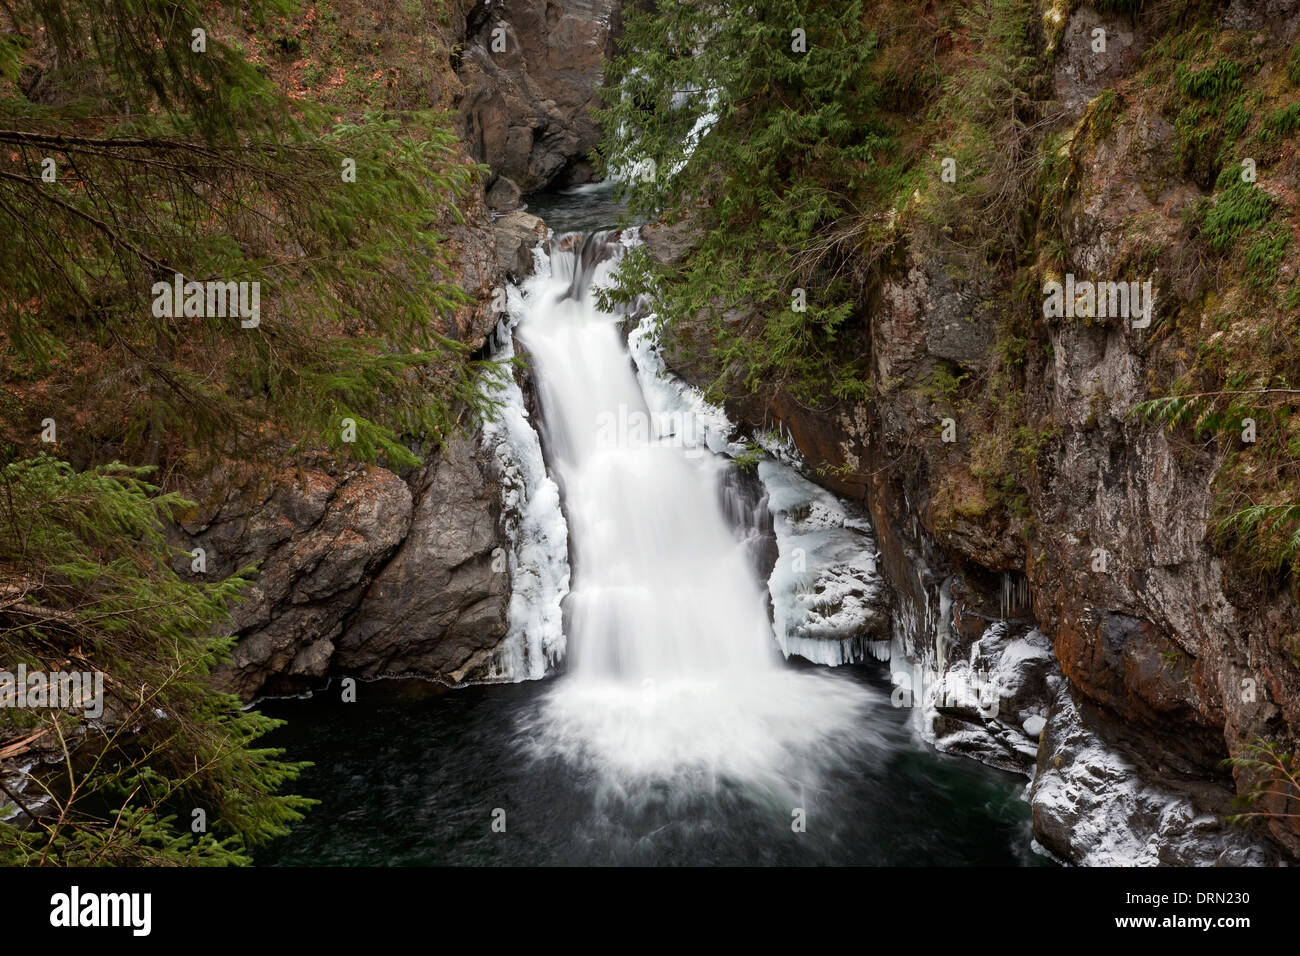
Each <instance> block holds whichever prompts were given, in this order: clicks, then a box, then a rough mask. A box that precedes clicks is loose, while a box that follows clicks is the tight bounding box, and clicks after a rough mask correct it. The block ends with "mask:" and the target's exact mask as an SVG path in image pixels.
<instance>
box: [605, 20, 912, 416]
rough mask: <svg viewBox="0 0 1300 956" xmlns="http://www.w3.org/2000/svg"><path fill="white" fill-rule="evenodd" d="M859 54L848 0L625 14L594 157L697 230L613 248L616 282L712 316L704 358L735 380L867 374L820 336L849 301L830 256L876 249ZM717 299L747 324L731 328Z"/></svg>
mask: <svg viewBox="0 0 1300 956" xmlns="http://www.w3.org/2000/svg"><path fill="white" fill-rule="evenodd" d="M875 56H876V38H875V36H874V35H872V34H871V33H869V32H868V31H867V29H866V27H865V25H864V18H863V8H862V4H861V3H860V2H858V0H852V2H848V3H834V2H798V3H791V2H788V0H787V2H778V0H768V2H760V3H757V4H753V5H749V6H746V7H744V8H743V9H739V8H735V7H734V6H731V5H729V4H726V3H722V2H719V0H704V2H700V3H690V4H657V5H654V6H653V7H650V8H643V7H641V6H634V7H633V8H632V9H631V10H629V11H628V12H627V13H626V16H625V20H624V35H623V38H622V41H621V46H620V53H619V55H618V56H617V57H616V59H615V60H614V63H613V65H612V68H611V77H612V82H611V84H610V91H609V95H610V105H609V107H608V109H607V110H606V111H605V113H604V119H605V123H606V129H607V130H608V131H609V147H608V158H607V162H608V165H609V167H610V168H611V170H613V171H614V173H615V174H616V175H617V176H619V177H620V178H621V179H622V184H621V185H622V189H623V193H624V195H625V196H626V198H627V199H628V202H629V206H630V209H631V210H632V212H633V213H634V214H636V215H643V216H657V215H662V216H664V218H665V219H667V220H670V221H673V220H678V219H680V218H682V217H684V216H690V217H691V218H692V219H693V222H694V227H693V228H694V229H695V232H696V237H697V245H696V247H695V249H694V251H693V253H692V254H691V255H690V256H688V257H687V258H686V259H685V261H684V262H683V263H682V264H681V265H679V266H677V267H674V268H672V269H662V270H661V269H655V268H653V267H652V265H651V263H650V261H649V258H648V256H647V255H645V254H644V252H643V253H642V254H640V255H632V256H630V257H628V261H627V263H626V265H625V268H624V275H625V277H626V279H627V282H626V291H625V293H624V294H625V295H627V296H628V297H633V296H635V295H637V294H639V293H641V292H647V291H653V292H654V294H655V296H656V299H657V301H658V305H659V307H660V310H661V315H662V316H663V318H664V319H665V320H666V321H673V320H674V319H677V318H680V317H687V316H695V315H698V314H700V313H704V314H707V315H709V316H711V317H712V319H713V320H714V329H715V341H714V343H713V344H714V347H715V348H716V350H717V352H718V356H719V358H720V363H719V364H720V365H722V366H723V367H734V368H739V369H741V370H743V371H742V378H743V384H744V385H745V386H747V387H748V388H749V389H755V388H757V387H758V386H759V385H760V384H764V385H769V386H777V385H786V386H788V387H789V388H790V389H791V391H792V393H793V394H794V395H795V396H796V397H797V398H799V399H801V400H803V401H806V402H808V403H810V404H812V403H822V402H824V401H826V400H827V399H832V400H833V399H835V398H844V397H848V396H855V395H861V394H863V391H864V389H865V375H864V374H862V372H861V371H860V370H858V369H855V368H854V367H853V365H852V364H851V363H847V362H845V361H843V359H842V357H840V356H837V354H836V353H837V351H839V350H840V342H839V339H840V337H841V335H842V332H843V330H844V329H845V328H846V324H847V323H849V320H850V317H851V316H852V314H853V308H854V306H853V299H852V295H851V291H852V290H851V288H850V282H849V278H848V276H847V274H846V268H845V265H846V257H847V256H848V255H849V254H851V253H852V254H858V255H865V256H866V257H867V258H868V259H869V258H870V257H872V256H876V255H879V254H880V253H881V251H882V249H883V243H882V241H881V240H882V237H883V235H884V232H885V228H886V227H885V222H884V217H882V216H873V215H868V214H866V213H864V212H863V211H862V210H863V209H864V208H865V199H866V198H867V197H870V196H873V195H881V194H884V193H887V192H888V191H889V190H891V189H892V188H894V185H895V183H894V179H893V177H894V175H895V172H896V171H895V170H893V169H892V168H891V166H890V163H891V157H892V156H893V154H894V152H895V150H896V145H897V144H896V139H895V133H894V131H893V129H892V128H891V126H890V125H889V123H888V122H887V121H886V119H885V117H884V115H883V113H882V112H881V110H880V109H879V97H880V89H879V85H878V83H877V80H876V77H875V75H874V74H873V72H872V66H873V63H874V60H875ZM799 290H802V291H799ZM732 310H740V311H741V313H742V314H747V313H753V314H755V315H757V316H758V318H757V319H756V321H757V322H758V323H759V328H758V330H757V331H756V332H754V331H748V332H745V333H741V334H737V333H736V332H735V331H734V330H733V329H731V328H730V327H729V326H728V324H727V323H726V322H724V321H723V317H724V316H725V315H726V314H727V313H728V312H729V311H732Z"/></svg>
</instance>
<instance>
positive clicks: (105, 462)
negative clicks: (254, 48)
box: [0, 0, 491, 864]
mask: <svg viewBox="0 0 1300 956" xmlns="http://www.w3.org/2000/svg"><path fill="white" fill-rule="evenodd" d="M292 8H293V4H292V3H291V2H287V0H265V2H263V0H252V2H251V3H245V4H242V5H241V4H240V3H237V2H234V0H224V2H220V3H199V2H197V0H164V2H159V0H117V2H114V3H111V4H104V3H101V2H98V0H15V2H9V3H5V4H0V116H3V119H0V229H3V231H4V235H5V241H4V243H3V244H0V370H2V371H0V378H3V379H4V381H5V388H4V389H3V391H0V418H3V420H4V425H3V426H0V427H3V428H4V433H3V434H2V436H0V437H3V438H6V439H8V441H7V443H6V444H4V445H0V670H8V671H9V672H10V673H14V672H16V670H17V668H18V666H19V665H23V666H25V667H27V668H29V669H31V670H39V671H44V672H54V671H61V672H68V671H87V672H99V673H102V674H103V675H104V697H105V701H104V704H105V709H104V712H103V714H102V715H100V716H93V715H88V714H86V713H84V712H82V711H79V710H60V709H48V708H38V709H36V710H31V709H14V708H5V709H0V769H3V772H0V817H3V818H4V822H3V823H0V862H6V863H24V864H33V863H46V864H124V863H147V864H159V863H162V864H175V863H246V862H248V861H249V859H250V857H249V850H250V848H252V847H254V846H256V845H257V844H258V843H259V842H262V841H264V840H266V839H267V838H269V837H272V836H274V835H276V834H279V833H283V832H285V830H286V828H287V826H288V825H289V824H290V823H292V822H293V821H294V820H295V819H297V818H298V816H299V815H300V813H301V812H302V811H303V810H304V809H305V808H306V807H307V805H308V804H309V803H310V801H307V800H304V799H302V798H299V797H293V796H285V795H277V791H278V789H279V788H280V787H281V786H282V785H283V784H285V783H286V782H288V781H290V780H292V779H293V778H294V777H295V776H296V774H297V772H298V771H299V769H300V767H299V766H298V765H295V764H290V763H285V762H284V761H282V760H280V759H279V754H278V753H277V752H275V751H273V750H268V749H265V748H259V747H256V746H255V745H254V741H255V740H256V739H257V738H258V737H260V736H261V735H262V734H264V733H265V732H266V731H267V730H269V729H270V728H271V727H273V726H274V725H275V722H274V721H271V720H268V719H267V718H264V717H262V716H260V715H258V714H256V713H252V712H242V711H241V710H240V708H239V701H238V700H236V699H235V698H233V697H230V696H228V695H224V694H220V693H217V692H216V691H215V690H214V689H213V688H212V687H211V685H210V683H209V682H208V679H207V678H208V675H209V674H210V673H211V671H212V669H213V668H214V667H215V666H217V665H218V664H219V663H220V661H221V660H223V659H224V658H225V657H226V656H227V655H228V652H229V650H230V648H231V646H232V644H233V638H232V637H230V636H229V620H228V616H227V612H228V609H229V607H230V606H231V603H232V602H233V601H235V600H237V598H238V595H239V593H240V591H241V589H242V588H243V586H244V585H245V583H246V582H247V580H248V578H249V573H250V571H251V569H245V571H243V572H241V573H240V574H237V575H235V576H233V577H231V578H229V579H227V580H225V581H221V582H216V583H211V584H193V583H188V582H185V581H182V580H180V579H179V578H178V577H177V575H176V574H175V573H174V571H173V570H172V569H171V561H172V558H173V555H172V554H170V553H169V551H168V549H167V547H166V545H165V541H164V537H163V531H162V529H163V526H164V524H165V523H166V522H168V521H170V520H173V518H174V516H175V514H176V512H177V510H178V509H182V508H185V507H187V506H189V503H188V502H185V501H183V500H182V499H180V498H179V497H177V496H176V495H174V494H170V493H166V492H164V491H163V490H162V489H161V488H160V487H158V485H161V484H162V482H161V481H158V480H157V479H152V480H154V481H158V484H151V483H148V482H147V481H146V480H145V479H146V476H147V475H149V474H151V472H150V471H149V469H148V468H147V467H146V468H137V467H126V466H124V465H121V464H118V463H117V461H115V460H114V459H120V460H125V461H131V462H139V463H143V464H144V465H146V466H154V465H158V466H162V467H167V468H171V467H176V466H178V465H180V466H183V467H187V468H189V469H191V470H194V469H195V468H197V467H199V465H200V464H201V459H202V458H205V457H206V458H216V457H221V456H227V457H229V456H241V457H247V456H249V455H263V456H265V457H268V458H277V459H278V458H279V457H281V456H283V454H284V453H285V451H286V450H287V449H288V447H289V446H290V445H291V444H293V443H295V442H296V443H298V445H299V446H300V447H301V446H313V447H318V446H320V445H323V444H328V445H332V446H335V448H336V449H346V451H347V452H348V453H350V454H353V455H355V456H357V457H359V458H362V459H366V460H375V459H381V458H382V459H383V460H385V461H386V462H388V463H389V464H392V465H395V466H400V465H412V464H414V463H416V462H417V461H418V458H417V457H416V455H415V453H414V452H413V451H412V448H413V447H414V448H420V447H424V448H428V447H436V446H437V445H438V444H439V443H440V442H441V441H442V440H443V439H444V438H445V437H447V436H448V435H449V434H451V433H452V432H453V431H454V430H455V429H457V428H460V427H466V426H468V425H469V424H471V423H472V422H473V421H474V420H475V418H476V416H477V415H478V414H480V413H482V412H483V411H484V410H485V409H486V408H487V405H486V403H485V401H484V400H483V399H482V398H481V394H482V390H481V389H480V380H481V378H482V376H483V375H484V374H487V373H490V372H491V369H490V367H488V366H485V365H483V364H482V363H479V362H476V361H474V360H473V359H472V356H471V354H470V346H469V345H468V344H466V343H460V342H457V341H454V340H453V339H451V338H449V337H447V336H446V335H444V334H441V333H440V332H439V331H438V329H440V328H453V327H454V324H453V323H451V322H450V321H449V319H450V318H451V316H452V313H453V312H454V310H456V309H458V308H461V307H463V306H464V305H465V303H466V301H467V297H466V295H465V293H463V292H462V291H460V290H459V289H458V288H457V286H456V285H455V282H454V275H453V271H452V264H453V255H454V250H453V249H452V246H451V243H450V242H449V228H450V227H451V226H453V225H454V224H455V223H456V222H457V221H458V216H459V213H458V212H457V209H456V202H457V200H458V199H460V198H461V197H463V196H464V195H465V192H466V189H467V187H468V186H469V184H470V182H471V180H472V177H473V176H474V175H475V173H476V170H475V168H474V167H472V166H470V165H467V164H465V163H464V162H461V161H459V160H458V159H457V153H456V151H455V140H454V135H453V133H452V131H451V129H450V127H449V124H448V121H447V118H446V117H444V116H440V115H435V114H432V113H427V112H403V113H394V112H387V113H383V114H378V115H369V114H363V113H358V112H356V111H352V110H334V109H331V108H327V107H326V106H325V105H322V104H320V103H317V102H314V101H312V100H310V99H300V98H290V97H289V96H288V95H286V93H285V92H284V91H282V90H280V89H279V88H277V87H276V86H275V85H274V84H273V83H272V82H271V81H270V80H269V79H268V78H267V77H266V76H265V75H264V72H263V70H262V69H260V68H259V64H257V63H256V62H255V60H254V58H252V57H250V56H249V55H247V54H246V53H245V52H244V51H243V50H242V49H241V48H240V44H239V41H238V40H237V39H236V37H237V35H238V33H239V30H238V29H236V27H235V26H234V24H237V23H238V22H239V21H240V19H241V18H242V17H250V18H252V20H251V21H249V22H257V21H259V20H260V19H261V18H263V17H265V16H266V15H268V14H269V13H285V12H289V11H291V10H292ZM178 275H179V276H180V277H181V280H180V281H181V282H189V281H193V282H198V283H209V282H214V283H216V282H219V283H222V284H223V288H224V284H225V283H241V282H243V283H250V285H249V286H248V287H247V288H248V289H250V290H251V288H252V286H251V283H258V289H259V296H258V305H259V308H258V311H257V315H256V322H247V323H246V322H245V321H241V320H246V319H247V318H249V317H247V316H243V315H233V316H232V315H229V314H227V315H224V316H222V315H216V314H213V313H212V311H210V310H209V309H208V308H207V305H208V301H209V300H208V299H207V296H206V295H205V296H204V297H203V299H204V303H203V304H204V308H203V309H196V310H193V311H187V310H186V309H184V308H182V309H180V310H179V312H177V311H176V310H174V309H172V310H168V309H166V308H158V307H157V306H158V305H159V292H158V291H157V289H156V287H157V286H161V287H162V288H166V287H168V286H173V285H174V283H175V282H176V281H177V280H176V276H178ZM172 305H175V303H172ZM45 419H52V420H53V423H52V426H51V427H52V428H53V429H54V431H52V432H49V437H51V438H55V439H56V441H55V444H54V446H53V447H54V448H56V449H57V450H58V451H59V452H60V453H61V454H62V455H64V456H66V457H68V458H71V459H73V460H74V461H75V462H76V463H77V466H78V467H75V468H74V467H73V466H72V465H71V464H69V463H67V462H63V461H58V460H56V459H53V458H50V457H47V456H45V455H43V454H42V455H38V456H37V457H34V458H27V459H25V460H15V459H18V458H20V456H21V455H22V454H24V453H25V452H29V451H30V450H31V449H33V448H34V447H36V446H37V445H38V435H40V434H41V433H42V431H43V430H44V429H43V423H44V420H45ZM346 419H351V425H350V428H348V429H346V430H345V427H344V426H345V424H347V423H346V422H345V420H346ZM349 439H351V440H349ZM45 447H49V446H45ZM6 461H7V462H8V464H4V462H6ZM87 466H88V467H87ZM79 469H84V470H79ZM160 470H161V469H160ZM19 765H23V766H26V767H28V768H29V769H28V770H27V771H26V772H24V773H19V774H16V775H15V774H12V773H11V772H10V771H12V770H13V769H14V768H15V767H16V766H19ZM196 810H201V811H203V816H204V817H205V819H206V825H207V826H206V830H205V831H201V832H196V831H195V829H194V828H193V827H192V823H193V822H195V819H196V818H195V817H194V815H193V814H194V811H196Z"/></svg>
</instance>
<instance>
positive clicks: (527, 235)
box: [493, 212, 546, 279]
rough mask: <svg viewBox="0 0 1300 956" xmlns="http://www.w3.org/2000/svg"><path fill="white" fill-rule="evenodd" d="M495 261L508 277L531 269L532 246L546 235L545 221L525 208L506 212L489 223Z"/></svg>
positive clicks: (517, 277)
mask: <svg viewBox="0 0 1300 956" xmlns="http://www.w3.org/2000/svg"><path fill="white" fill-rule="evenodd" d="M493 231H494V234H495V236H496V254H497V265H498V266H499V267H500V270H501V272H503V273H504V274H505V275H506V276H508V277H510V278H511V279H521V278H523V277H524V276H526V275H529V274H530V273H531V272H532V271H533V248H534V247H535V246H536V245H537V243H538V242H539V241H540V240H543V239H545V238H546V223H544V222H542V220H540V219H538V218H537V217H536V216H530V215H529V214H528V213H526V212H511V213H506V215H504V216H502V217H501V218H500V219H498V220H497V221H496V222H495V223H494V224H493Z"/></svg>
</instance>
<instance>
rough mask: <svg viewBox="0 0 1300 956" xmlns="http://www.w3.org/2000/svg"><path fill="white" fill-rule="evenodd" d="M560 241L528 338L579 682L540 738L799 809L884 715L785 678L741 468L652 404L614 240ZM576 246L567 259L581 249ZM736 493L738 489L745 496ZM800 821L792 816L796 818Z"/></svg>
mask: <svg viewBox="0 0 1300 956" xmlns="http://www.w3.org/2000/svg"><path fill="white" fill-rule="evenodd" d="M602 244H603V245H604V246H605V247H606V248H605V249H604V250H603V252H605V253H608V252H609V251H610V249H609V247H615V248H614V249H613V251H614V252H618V251H621V250H620V249H618V248H617V246H618V244H617V242H616V240H614V239H612V238H610V237H602V236H600V235H597V236H593V237H591V238H589V239H588V240H587V242H586V244H585V246H584V247H583V249H582V250H581V251H579V250H577V249H576V248H574V243H573V242H572V240H570V242H568V243H560V242H557V243H556V244H555V250H554V251H553V252H552V254H551V261H550V269H549V274H547V270H545V269H543V270H542V274H540V275H538V276H535V277H534V278H532V279H531V280H529V282H528V283H526V284H525V287H524V306H525V314H524V317H523V320H522V321H521V322H520V324H519V326H518V330H517V334H518V337H519V341H520V343H521V344H522V345H523V347H524V349H526V351H527V352H528V354H529V356H530V357H531V361H532V363H533V370H534V381H535V383H536V387H537V389H538V394H539V397H540V400H541V405H542V413H543V414H542V419H543V421H542V431H543V440H544V444H545V446H546V448H547V452H548V456H549V458H550V464H551V469H552V472H553V474H554V476H555V478H556V480H557V481H558V483H559V485H560V488H561V492H562V495H563V499H564V503H565V509H566V511H567V514H568V518H569V539H570V542H571V549H572V556H573V581H572V592H571V594H570V596H569V598H568V602H569V604H568V607H567V611H566V618H567V624H566V632H567V634H568V642H567V646H568V662H569V663H568V673H567V674H566V675H565V676H564V677H563V678H562V679H561V680H559V681H558V682H557V683H556V685H555V687H554V688H553V689H552V691H551V693H550V694H549V695H548V697H547V699H546V702H545V705H544V707H543V713H542V714H541V715H540V716H539V717H538V719H537V721H536V723H535V724H533V725H532V726H531V727H529V728H526V734H527V735H528V737H529V740H530V745H531V746H532V747H533V748H534V749H535V751H536V752H537V753H538V754H539V755H550V754H556V753H559V754H560V755H562V756H564V757H567V758H570V759H572V760H574V761H576V762H579V763H582V764H586V765H594V766H595V767H596V769H597V770H599V771H602V772H603V773H604V775H605V776H606V777H608V778H610V779H613V780H615V781H616V782H617V787H616V789H617V790H618V791H619V792H620V793H621V794H622V795H623V796H624V797H627V796H629V795H631V794H632V793H633V792H634V791H633V789H632V788H631V787H630V779H629V778H640V777H645V776H653V777H656V778H671V779H674V780H677V781H678V782H682V778H683V776H686V777H690V778H691V779H692V785H693V786H695V788H696V789H698V785H699V784H701V783H703V784H705V785H706V789H707V787H708V786H710V785H713V784H716V783H717V781H719V780H720V779H726V780H729V781H732V782H735V781H741V782H744V783H746V784H750V785H752V784H755V783H757V784H759V785H760V789H761V790H762V791H763V792H765V793H767V794H768V795H769V796H771V797H773V798H776V797H777V796H778V794H779V795H780V799H782V800H784V799H790V800H798V799H800V795H801V794H806V788H807V787H809V786H813V787H814V788H815V780H816V778H817V775H818V773H819V772H820V770H821V769H822V768H824V767H825V766H826V765H827V763H828V761H831V760H833V759H834V758H835V757H836V756H837V755H838V754H841V753H843V752H845V751H846V750H847V749H853V750H855V751H857V753H858V759H859V760H860V759H861V748H862V745H863V744H864V743H866V744H867V745H868V746H870V741H871V739H872V733H871V730H870V729H869V727H870V725H869V723H867V722H865V721H863V719H862V717H863V711H864V710H865V709H866V708H868V707H871V706H875V705H879V700H877V698H875V697H873V696H872V695H871V693H870V692H869V691H868V689H866V688H864V687H863V686H862V685H861V684H858V683H854V682H852V681H850V680H844V679H837V678H836V677H834V676H833V675H828V674H823V673H818V672H799V671H796V670H793V669H791V668H789V667H787V666H784V665H783V664H782V663H781V660H780V654H779V653H778V648H777V645H776V642H775V639H774V635H773V631H772V626H771V623H770V622H769V619H768V615H767V609H766V603H765V602H766V597H765V594H764V591H763V589H762V587H761V586H760V583H759V581H758V578H757V575H756V573H755V570H754V568H753V567H752V563H751V562H750V560H749V559H748V556H747V553H746V546H745V543H744V541H742V540H741V539H740V536H739V534H738V533H737V532H735V531H733V529H732V527H730V526H729V524H728V522H727V520H726V518H725V513H724V508H723V505H722V502H721V501H720V499H719V495H720V494H721V493H726V491H725V489H724V483H723V482H722V481H721V479H722V477H723V472H724V469H726V468H729V467H734V465H732V464H731V463H730V462H729V461H727V460H725V459H723V458H721V457H719V456H717V455H714V454H713V453H711V452H709V451H708V450H707V449H706V448H705V447H704V446H703V444H701V443H699V442H697V441H695V440H694V436H692V435H690V434H684V432H690V431H691V428H690V425H691V423H690V422H684V421H682V420H680V419H678V420H675V421H673V423H672V429H671V430H673V434H668V433H667V431H668V430H669V429H667V428H666V427H665V422H664V421H663V420H662V419H661V418H660V417H659V416H658V415H656V410H655V409H652V408H650V407H648V406H647V401H646V397H645V395H644V394H643V392H642V389H641V386H640V385H639V384H638V381H637V377H636V375H635V372H634V368H633V365H632V362H631V361H630V359H629V355H628V351H627V348H626V346H625V343H624V336H623V334H622V332H621V329H620V322H621V318H620V317H619V316H615V315H611V314H609V313H605V312H602V311H600V310H599V309H598V308H597V306H596V304H595V302H594V301H593V295H592V288H591V287H592V285H594V284H599V283H602V282H606V281H608V280H609V276H610V274H611V272H612V270H613V268H614V265H615V263H614V261H613V260H612V259H611V260H607V261H602V262H598V263H596V264H594V265H593V260H598V259H599V258H600V256H601V254H602V250H601V248H600V246H601V245H602ZM566 246H567V248H566ZM732 493H734V492H732ZM787 812H788V811H787Z"/></svg>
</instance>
